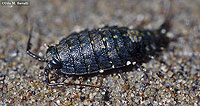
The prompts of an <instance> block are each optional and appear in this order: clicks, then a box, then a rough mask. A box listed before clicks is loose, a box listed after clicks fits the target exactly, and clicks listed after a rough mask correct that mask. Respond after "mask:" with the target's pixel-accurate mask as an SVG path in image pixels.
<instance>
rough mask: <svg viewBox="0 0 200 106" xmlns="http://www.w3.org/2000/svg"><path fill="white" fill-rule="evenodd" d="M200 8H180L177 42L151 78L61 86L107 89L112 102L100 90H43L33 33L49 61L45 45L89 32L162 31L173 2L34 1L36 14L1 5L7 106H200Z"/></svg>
mask: <svg viewBox="0 0 200 106" xmlns="http://www.w3.org/2000/svg"><path fill="white" fill-rule="evenodd" d="M199 5H200V1H199V0H191V1H189V0H175V1H174V2H173V14H174V18H173V19H172V23H173V26H172V30H171V31H170V32H169V33H168V36H169V37H171V38H175V39H176V40H175V41H171V42H170V44H169V47H168V48H166V49H164V51H163V52H162V53H161V55H160V56H159V57H158V58H156V59H152V60H151V61H149V62H147V63H144V64H143V66H144V67H145V69H146V70H139V69H134V68H129V69H124V70H125V71H124V70H117V71H116V73H110V74H106V75H104V74H101V75H94V76H90V77H88V78H87V79H83V78H82V77H75V78H72V77H69V78H68V77H63V76H61V78H59V80H65V81H66V82H68V81H71V82H74V83H80V82H81V83H84V84H90V85H97V86H101V87H106V88H107V89H108V90H109V91H110V93H109V94H108V97H109V99H108V100H107V101H105V96H104V93H105V92H104V91H103V90H101V89H98V88H90V87H83V86H82V87H80V86H61V87H58V86H57V87H50V86H47V85H46V84H45V83H43V80H44V69H43V67H44V66H45V65H46V64H45V63H41V62H38V61H36V60H34V59H33V58H31V57H30V56H28V55H27V54H26V43H27V40H28V32H29V29H30V26H33V28H34V30H33V39H32V43H33V46H32V51H34V52H35V53H37V54H39V55H40V56H45V51H46V49H47V48H46V46H45V44H56V43H58V42H59V41H60V40H61V39H62V38H64V37H66V36H67V35H68V34H70V33H71V32H73V31H80V30H82V29H84V28H89V29H92V28H98V27H100V26H102V25H119V26H131V27H137V26H138V25H141V26H142V27H143V28H145V29H156V28H158V27H159V26H160V25H161V24H162V22H163V21H164V19H165V18H166V14H167V11H168V8H169V0H82V1H75V0H68V1H66V2H65V1H64V0H62V1H55V0H46V1H45V0H31V1H30V5H29V6H12V7H11V6H3V5H0V75H1V76H0V105H10V106H13V105H80V106H81V105H119V106H120V105H123V106H124V105H125V106H126V105H131V106H132V105H149V106H157V105H166V106H167V105H169V106H172V105H181V106H183V105H185V106H186V105H193V106H197V105H200V47H199V46H200V14H199V11H200V6H199ZM161 61H164V63H163V62H161ZM118 71H119V72H118ZM106 98H107V96H106Z"/></svg>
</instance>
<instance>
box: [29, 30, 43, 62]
mask: <svg viewBox="0 0 200 106" xmlns="http://www.w3.org/2000/svg"><path fill="white" fill-rule="evenodd" d="M32 29H33V28H32V27H31V30H30V32H29V39H28V43H27V48H26V53H27V54H28V55H30V56H31V57H33V58H35V59H36V60H38V61H41V62H47V60H46V59H45V58H42V57H40V56H38V55H36V54H34V53H32V52H31V51H30V50H31V37H32Z"/></svg>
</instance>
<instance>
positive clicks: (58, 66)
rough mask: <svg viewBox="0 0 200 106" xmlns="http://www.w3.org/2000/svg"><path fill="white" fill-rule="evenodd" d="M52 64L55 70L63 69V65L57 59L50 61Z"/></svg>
mask: <svg viewBox="0 0 200 106" xmlns="http://www.w3.org/2000/svg"><path fill="white" fill-rule="evenodd" d="M50 64H51V67H52V68H54V69H60V68H62V63H61V62H59V61H57V60H56V59H55V58H53V59H52V60H50Z"/></svg>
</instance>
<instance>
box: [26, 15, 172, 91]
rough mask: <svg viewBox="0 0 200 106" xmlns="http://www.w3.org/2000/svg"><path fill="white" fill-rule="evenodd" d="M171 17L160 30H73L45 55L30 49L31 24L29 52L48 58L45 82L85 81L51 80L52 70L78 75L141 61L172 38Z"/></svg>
mask: <svg viewBox="0 0 200 106" xmlns="http://www.w3.org/2000/svg"><path fill="white" fill-rule="evenodd" d="M170 20H171V15H169V16H168V17H167V18H166V20H165V22H164V23H163V24H162V25H161V27H160V28H159V29H158V30H144V29H129V28H128V27H118V26H105V27H103V28H98V29H92V30H83V31H81V32H79V33H76V32H74V33H71V34H70V35H68V36H67V37H65V38H63V39H62V40H61V41H60V42H59V44H56V45H55V46H50V47H49V48H48V49H47V51H46V58H43V57H40V56H37V55H36V54H34V53H32V52H31V51H30V49H31V42H30V41H31V32H32V28H31V31H30V34H29V40H28V44H27V54H28V55H30V56H31V57H33V58H35V59H37V60H38V61H41V62H47V66H46V67H45V78H46V80H45V82H46V83H47V84H48V85H51V86H55V85H83V84H72V83H50V81H49V77H48V76H49V72H50V70H57V71H59V72H61V73H63V74H65V75H75V76H78V75H88V74H93V73H98V72H100V73H103V72H104V71H109V70H111V69H116V68H121V67H125V66H128V65H131V64H132V65H135V64H137V63H141V62H143V61H145V60H146V59H149V58H150V57H151V56H152V55H154V54H155V52H157V51H160V50H161V49H160V48H161V47H164V46H166V45H167V44H168V41H169V39H168V37H167V36H166V33H167V32H168V31H169V30H170ZM83 86H90V87H97V86H93V85H83ZM98 88H100V87H98ZM101 89H102V88H101Z"/></svg>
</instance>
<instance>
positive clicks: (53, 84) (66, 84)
mask: <svg viewBox="0 0 200 106" xmlns="http://www.w3.org/2000/svg"><path fill="white" fill-rule="evenodd" d="M32 30H33V28H32V27H31V29H30V32H29V39H28V43H27V48H26V53H27V54H28V55H30V56H31V57H33V58H34V59H36V60H38V61H40V62H46V63H48V65H47V66H46V67H45V69H44V70H45V72H44V74H45V81H44V82H45V83H46V84H47V85H49V86H62V85H63V86H70V85H74V86H85V87H93V88H99V89H101V90H103V91H105V96H107V95H108V93H109V92H108V91H107V90H106V89H104V88H102V87H99V86H94V85H88V84H75V83H50V81H49V72H50V70H51V65H53V64H52V63H54V64H55V65H56V64H58V62H57V61H56V60H55V61H48V60H47V59H46V58H44V57H40V56H38V55H36V54H35V53H33V52H31V51H30V50H31V45H32V44H31V37H32ZM50 48H51V47H49V48H48V49H50Z"/></svg>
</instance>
